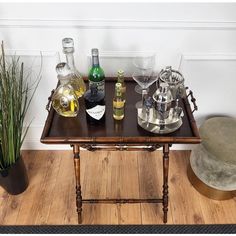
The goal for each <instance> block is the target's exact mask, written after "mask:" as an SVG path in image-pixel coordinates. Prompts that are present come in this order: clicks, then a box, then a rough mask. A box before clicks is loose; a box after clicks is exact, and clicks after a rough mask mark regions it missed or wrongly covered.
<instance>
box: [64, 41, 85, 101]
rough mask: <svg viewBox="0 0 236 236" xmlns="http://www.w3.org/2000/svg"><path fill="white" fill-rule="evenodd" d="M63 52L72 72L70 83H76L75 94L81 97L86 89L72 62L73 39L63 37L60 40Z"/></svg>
mask: <svg viewBox="0 0 236 236" xmlns="http://www.w3.org/2000/svg"><path fill="white" fill-rule="evenodd" d="M62 46H63V53H64V54H65V55H66V62H67V64H68V66H69V68H70V69H71V71H72V73H73V77H72V78H71V83H73V84H77V86H76V87H77V89H76V90H75V93H76V96H77V97H78V98H79V97H82V96H83V94H84V93H85V91H86V86H85V83H84V80H83V78H82V76H81V74H80V73H79V72H78V70H77V69H76V67H75V63H74V55H73V53H74V41H73V39H72V38H64V39H63V40H62Z"/></svg>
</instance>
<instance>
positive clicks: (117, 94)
mask: <svg viewBox="0 0 236 236" xmlns="http://www.w3.org/2000/svg"><path fill="white" fill-rule="evenodd" d="M116 98H122V93H121V91H120V90H116Z"/></svg>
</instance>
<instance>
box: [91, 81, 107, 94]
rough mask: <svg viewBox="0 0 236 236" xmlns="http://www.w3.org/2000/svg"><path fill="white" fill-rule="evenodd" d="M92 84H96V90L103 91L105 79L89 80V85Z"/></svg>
mask: <svg viewBox="0 0 236 236" xmlns="http://www.w3.org/2000/svg"><path fill="white" fill-rule="evenodd" d="M92 84H96V85H97V88H98V91H100V92H103V93H104V92H105V81H104V80H102V81H99V82H94V81H91V80H90V81H89V87H90V86H91V85H92Z"/></svg>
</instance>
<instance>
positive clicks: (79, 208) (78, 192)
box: [73, 145, 82, 224]
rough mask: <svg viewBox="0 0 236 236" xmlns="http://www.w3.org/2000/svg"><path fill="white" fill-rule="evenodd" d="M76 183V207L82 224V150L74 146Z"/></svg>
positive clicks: (79, 221)
mask: <svg viewBox="0 0 236 236" xmlns="http://www.w3.org/2000/svg"><path fill="white" fill-rule="evenodd" d="M73 153H74V168H75V183H76V207H77V213H78V223H79V224H81V223H82V194H81V185H80V150H79V146H78V145H73Z"/></svg>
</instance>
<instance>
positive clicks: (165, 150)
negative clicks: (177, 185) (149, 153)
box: [162, 144, 169, 223]
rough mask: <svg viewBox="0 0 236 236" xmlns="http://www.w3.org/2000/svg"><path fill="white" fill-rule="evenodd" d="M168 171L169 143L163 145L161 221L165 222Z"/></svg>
mask: <svg viewBox="0 0 236 236" xmlns="http://www.w3.org/2000/svg"><path fill="white" fill-rule="evenodd" d="M168 171H169V144H164V146H163V198H162V199H163V212H164V217H163V222H164V223H167V211H168Z"/></svg>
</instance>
